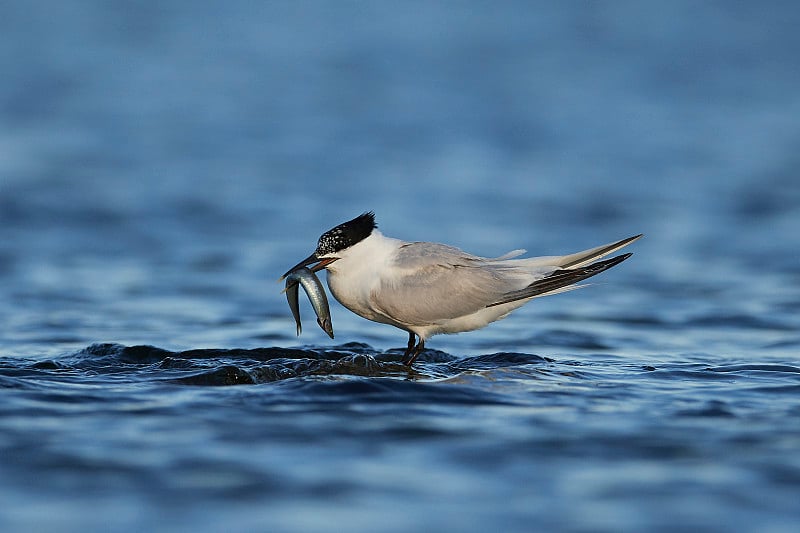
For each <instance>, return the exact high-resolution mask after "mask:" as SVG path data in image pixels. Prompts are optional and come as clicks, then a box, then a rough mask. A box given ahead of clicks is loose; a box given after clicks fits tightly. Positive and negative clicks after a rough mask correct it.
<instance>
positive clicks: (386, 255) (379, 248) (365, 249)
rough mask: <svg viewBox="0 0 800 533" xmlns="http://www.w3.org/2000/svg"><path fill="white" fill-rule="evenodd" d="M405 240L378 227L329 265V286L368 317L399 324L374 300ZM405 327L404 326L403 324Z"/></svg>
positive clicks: (346, 303) (353, 308) (338, 295)
mask: <svg viewBox="0 0 800 533" xmlns="http://www.w3.org/2000/svg"><path fill="white" fill-rule="evenodd" d="M402 244H403V241H401V240H398V239H391V238H389V237H384V236H383V234H381V233H380V232H379V231H378V230H374V231H373V232H372V234H371V235H370V236H369V237H367V238H366V239H364V240H362V241H361V242H359V243H357V244H355V245H353V246H351V247H350V248H348V249H347V250H345V251H344V252H342V253H341V254H340V257H339V259H338V260H337V261H335V262H333V263H331V264H330V265H329V266H328V267H327V268H328V287H329V288H330V290H331V294H333V297H334V298H336V300H337V301H338V302H339V303H341V304H342V305H343V306H345V307H346V308H348V309H349V310H351V311H352V312H354V313H356V314H357V315H360V316H362V317H364V318H367V319H369V320H374V321H376V322H382V323H385V324H392V325H398V326H400V325H399V324H397V323H395V322H394V321H393V320H391V318H389V317H387V316H385V315H384V314H382V313H381V312H380V309H378V308H377V307H376V305H375V302H374V301H373V299H372V295H373V294H374V292H375V291H376V290H377V289H378V288H379V287H380V284H381V281H382V277H383V276H385V275H386V274H387V273H388V272H391V268H392V262H393V257H394V253H395V252H396V250H397V249H398V248H399V247H400V246H401V245H402ZM400 327H402V326H400Z"/></svg>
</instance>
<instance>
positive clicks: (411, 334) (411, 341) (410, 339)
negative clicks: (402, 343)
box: [403, 331, 417, 364]
mask: <svg viewBox="0 0 800 533" xmlns="http://www.w3.org/2000/svg"><path fill="white" fill-rule="evenodd" d="M415 340H417V337H416V336H415V335H414V332H412V331H409V332H408V348H406V351H405V352H404V353H403V364H406V361H407V360H408V358H409V357H411V352H412V351H414V341H415Z"/></svg>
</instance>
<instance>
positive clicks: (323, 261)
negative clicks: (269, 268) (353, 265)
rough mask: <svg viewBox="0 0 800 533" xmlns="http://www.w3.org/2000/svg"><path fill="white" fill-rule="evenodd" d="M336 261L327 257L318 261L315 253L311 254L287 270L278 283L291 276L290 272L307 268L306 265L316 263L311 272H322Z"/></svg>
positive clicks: (334, 258)
mask: <svg viewBox="0 0 800 533" xmlns="http://www.w3.org/2000/svg"><path fill="white" fill-rule="evenodd" d="M336 259H338V258H336V257H327V258H325V259H320V258H318V257H317V254H316V252H314V253H313V254H311V255H309V256H308V257H306V258H305V259H303V260H302V261H300V262H299V263H297V264H296V265H295V266H293V267H292V268H290V269H289V270H287V271H286V274H284V275H283V276H281V279H279V280H278V281H282V280H283V279H284V278H286V276H288V275H289V274H291V273H292V272H294V271H295V270H297V269H298V268H302V267H304V266H308V265H310V264H312V263H317V264H316V265H314V266H313V267H311V272H316V271H318V270H322V269H323V268H325V267H326V266H328V265H330V264H331V263H333V262H334V261H336Z"/></svg>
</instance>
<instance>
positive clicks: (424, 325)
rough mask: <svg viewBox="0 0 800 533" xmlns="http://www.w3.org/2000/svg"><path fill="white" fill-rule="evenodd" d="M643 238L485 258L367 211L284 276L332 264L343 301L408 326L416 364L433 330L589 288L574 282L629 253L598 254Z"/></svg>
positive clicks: (407, 357) (331, 278)
mask: <svg viewBox="0 0 800 533" xmlns="http://www.w3.org/2000/svg"><path fill="white" fill-rule="evenodd" d="M639 237H641V234H640V235H635V236H633V237H629V238H627V239H622V240H620V241H617V242H614V243H610V244H605V245H603V246H598V247H596V248H590V249H588V250H584V251H582V252H577V253H574V254H570V255H561V256H547V257H531V258H523V259H517V257H518V256H520V255H522V254H523V253H525V250H514V251H512V252H509V253H507V254H505V255H503V256H500V257H495V258H486V257H479V256H476V255H472V254H468V253H466V252H464V251H462V250H460V249H458V248H455V247H453V246H448V245H446V244H438V243H433V242H409V241H403V240H399V239H393V238H390V237H386V236H384V235H383V234H382V233H381V232H380V231H379V230H378V226H377V224H376V223H375V213H373V212H367V213H364V214H362V215H359V216H357V217H356V218H354V219H353V220H349V221H347V222H344V223H343V224H339V225H338V226H336V227H335V228H333V229H331V230H329V231H326V232H325V233H323V234H322V236H321V237H320V238H319V240H318V242H317V247H316V249H315V250H314V253H312V254H311V255H309V256H308V257H307V258H305V259H303V260H302V261H300V262H299V263H298V264H297V265H295V266H294V267H292V268H291V269H289V271H287V272H286V274H284V275H283V276H282V277H281V279H284V278H285V277H286V276H288V275H290V274H291V273H292V272H293V271H294V270H296V269H299V268H302V267H306V266H308V265H312V264H314V263H316V264H315V265H314V266H313V267H311V270H312V271H314V272H316V271H319V270H322V269H323V268H324V269H327V271H328V287H329V288H330V290H331V293H332V294H333V296H334V298H336V300H337V301H339V303H341V304H342V305H343V306H344V307H346V308H347V309H349V310H350V311H352V312H354V313H355V314H357V315H359V316H362V317H364V318H366V319H368V320H372V321H375V322H380V323H382V324H390V325H392V326H395V327H397V328H400V329H402V330H404V331H406V332H408V347H407V349H406V351H405V353H404V354H403V364H405V365H407V366H411V365H412V364H413V363H414V361H415V360H416V359H417V357H418V356H419V354H420V353H421V352H422V350H423V349H424V348H425V341H426V340H427V339H428V338H430V337H431V336H433V335H438V334H440V333H460V332H463V331H472V330H476V329H479V328H482V327H484V326H486V325H488V324H490V323H491V322H494V321H496V320H500V319H502V318H505V317H506V316H508V314H509V313H511V312H512V311H514V310H515V309H517V308H519V307H521V306H523V305H525V304H526V303H528V302H529V301H531V300H532V299H534V298H538V297H540V296H547V295H550V294H557V293H561V292H565V291H569V290H572V289H576V288H580V287H584V286H585V285H576V284H577V283H578V282H580V281H582V280H585V279H586V278H589V277H592V276H594V275H596V274H599V273H600V272H603V271H604V270H608V269H609V268H611V267H613V266H615V265H618V264H619V263H621V262H622V261H624V260H626V259H627V258H629V257H630V256H631V255H632V254H630V253H626V254H622V255H618V256H616V257H612V258H611V259H605V260H602V261H599V259H601V258H603V257H605V256H607V255H609V254H611V253H614V252H616V251H617V250H619V249H620V248H623V247H625V246H627V245H629V244H630V243H632V242H633V241H635V240H636V239H638V238H639ZM417 339H419V340H418V341H417Z"/></svg>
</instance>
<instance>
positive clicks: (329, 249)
mask: <svg viewBox="0 0 800 533" xmlns="http://www.w3.org/2000/svg"><path fill="white" fill-rule="evenodd" d="M377 227H378V225H377V224H376V223H375V213H373V212H372V211H369V212H367V213H364V214H362V215H358V216H357V217H356V218H354V219H353V220H348V221H347V222H344V223H342V224H339V225H338V226H336V227H335V228H333V229H330V230H328V231H326V232H325V233H323V234H322V237H320V238H319V241H318V242H317V249H316V251H315V252H314V254H315V255H317V256H318V257H319V256H323V255H326V254H330V253H334V252H339V251H341V250H344V249H346V248H350V247H351V246H353V245H354V244H356V243H358V242H360V241H362V240H364V239H366V238H367V237H369V235H370V233H372V230H373V229H375V228H377Z"/></svg>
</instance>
